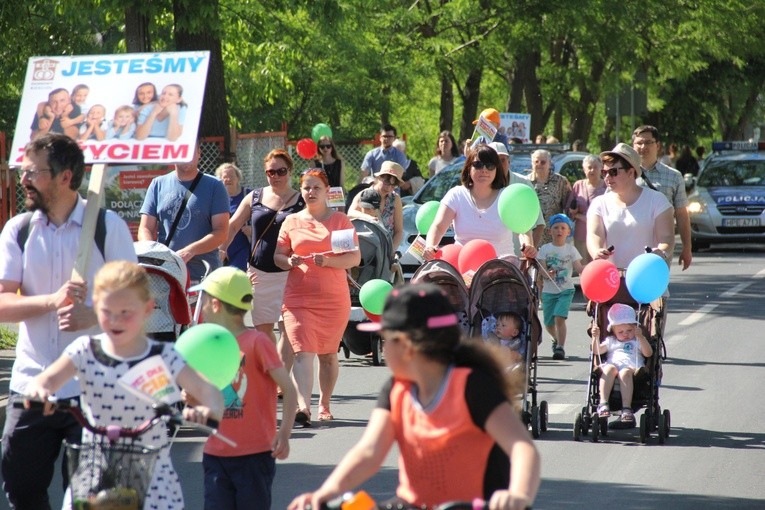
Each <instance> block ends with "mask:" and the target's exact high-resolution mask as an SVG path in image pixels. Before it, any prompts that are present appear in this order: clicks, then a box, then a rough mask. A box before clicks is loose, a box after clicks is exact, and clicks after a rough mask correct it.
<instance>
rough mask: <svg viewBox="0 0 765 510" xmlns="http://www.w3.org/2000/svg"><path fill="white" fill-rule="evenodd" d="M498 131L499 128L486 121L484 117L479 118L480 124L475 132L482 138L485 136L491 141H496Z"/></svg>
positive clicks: (476, 126)
mask: <svg viewBox="0 0 765 510" xmlns="http://www.w3.org/2000/svg"><path fill="white" fill-rule="evenodd" d="M497 129H498V128H497V127H496V126H495V125H494V124H492V123H491V122H489V121H488V120H486V119H484V118H483V115H481V116H480V117H478V124H476V125H475V130H476V132H477V133H478V134H479V135H480V136H483V137H484V138H485V139H487V140H489V141H491V140H494V137H495V136H496V134H497Z"/></svg>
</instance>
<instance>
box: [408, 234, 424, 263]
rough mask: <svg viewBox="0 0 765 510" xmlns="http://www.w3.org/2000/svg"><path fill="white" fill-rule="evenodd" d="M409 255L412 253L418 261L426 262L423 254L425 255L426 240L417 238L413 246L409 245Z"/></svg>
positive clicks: (420, 237)
mask: <svg viewBox="0 0 765 510" xmlns="http://www.w3.org/2000/svg"><path fill="white" fill-rule="evenodd" d="M407 253H411V254H412V256H413V257H414V258H416V259H417V260H418V261H420V262H425V258H424V257H423V253H425V238H423V237H422V236H417V237H415V238H414V241H412V244H411V245H409V249H408V250H407Z"/></svg>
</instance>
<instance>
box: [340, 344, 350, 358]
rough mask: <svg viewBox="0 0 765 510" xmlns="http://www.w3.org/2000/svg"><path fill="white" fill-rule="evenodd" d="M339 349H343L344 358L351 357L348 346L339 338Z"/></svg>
mask: <svg viewBox="0 0 765 510" xmlns="http://www.w3.org/2000/svg"><path fill="white" fill-rule="evenodd" d="M340 349H342V350H343V356H345V359H348V358H350V357H351V350H350V349H349V348H348V346H347V345H345V341H344V340H340V347H339V348H338V349H337V350H338V351H339V350H340Z"/></svg>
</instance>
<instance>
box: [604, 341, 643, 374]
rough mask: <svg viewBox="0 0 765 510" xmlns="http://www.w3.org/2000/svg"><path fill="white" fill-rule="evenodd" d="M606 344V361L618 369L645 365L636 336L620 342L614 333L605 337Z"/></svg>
mask: <svg viewBox="0 0 765 510" xmlns="http://www.w3.org/2000/svg"><path fill="white" fill-rule="evenodd" d="M606 346H607V347H608V360H607V363H611V364H612V365H614V366H616V367H617V368H619V369H620V370H621V369H622V368H627V367H630V368H635V369H638V368H640V367H642V366H644V365H645V360H644V359H643V353H642V352H640V343H639V342H638V339H637V338H633V339H632V340H627V341H626V342H620V341H619V339H618V338H616V337H615V336H614V335H609V336H607V337H606Z"/></svg>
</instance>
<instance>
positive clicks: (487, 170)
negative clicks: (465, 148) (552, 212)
mask: <svg viewBox="0 0 765 510" xmlns="http://www.w3.org/2000/svg"><path fill="white" fill-rule="evenodd" d="M501 168H502V166H501V164H500V161H499V156H498V155H497V151H495V150H494V149H493V148H491V147H489V146H488V145H486V144H479V145H477V146H476V147H475V148H474V149H471V151H470V152H468V155H467V159H466V160H465V166H464V167H463V168H462V175H461V177H460V181H461V183H462V185H461V186H455V187H454V188H452V189H450V190H449V191H448V192H447V193H446V195H445V196H444V198H443V199H442V200H441V206H440V207H439V209H438V212H437V213H436V217H435V219H434V220H433V224H432V225H431V227H430V230H428V235H427V237H426V238H425V252H424V257H425V259H426V260H430V259H432V258H434V256H435V253H436V251H437V250H438V243H439V242H440V241H441V238H442V237H443V236H444V233H445V232H446V230H447V229H448V228H449V225H453V227H454V240H455V242H457V243H459V244H462V245H464V244H465V243H467V242H468V241H472V240H473V239H484V240H486V241H489V242H490V243H491V244H492V246H494V249H495V250H496V252H497V257H499V258H502V257H506V256H514V251H513V232H512V231H511V230H510V229H508V228H507V227H506V226H505V225H504V223H502V220H501V219H500V217H499V209H498V203H497V202H498V198H499V194H500V192H501V191H502V188H504V187H505V186H506V185H507V175H506V174H505V172H502V171H501ZM517 234H519V236H520V241H521V244H522V245H525V246H524V249H523V250H522V253H523V255H524V256H526V257H527V258H534V257H535V256H536V254H537V250H536V248H535V247H534V243H533V241H532V237H531V231H528V232H517Z"/></svg>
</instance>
